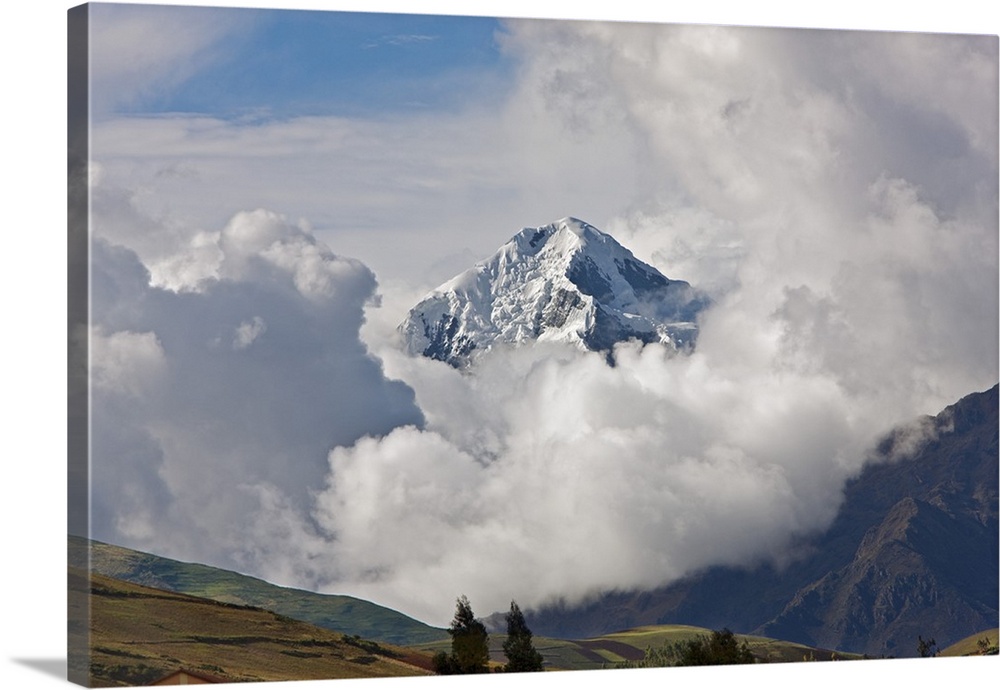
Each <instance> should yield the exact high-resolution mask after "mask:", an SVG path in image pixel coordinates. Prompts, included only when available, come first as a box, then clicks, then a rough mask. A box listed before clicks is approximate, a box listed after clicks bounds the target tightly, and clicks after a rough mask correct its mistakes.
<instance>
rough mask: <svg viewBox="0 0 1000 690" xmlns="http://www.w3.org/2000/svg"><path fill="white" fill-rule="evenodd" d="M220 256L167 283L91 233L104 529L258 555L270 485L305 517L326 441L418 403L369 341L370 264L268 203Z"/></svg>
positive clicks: (97, 471)
mask: <svg viewBox="0 0 1000 690" xmlns="http://www.w3.org/2000/svg"><path fill="white" fill-rule="evenodd" d="M98 220H99V218H98ZM212 255H213V256H216V257H217V258H218V259H219V261H218V264H217V266H215V268H214V270H213V271H211V272H205V274H206V275H207V274H208V273H213V274H214V275H216V276H217V277H203V278H201V279H199V280H198V281H197V282H196V283H194V284H192V285H187V286H185V289H168V288H166V287H159V286H156V285H154V284H152V280H151V276H150V273H149V271H148V270H147V269H146V267H145V266H144V265H143V264H142V263H141V262H140V260H139V258H138V256H137V255H136V254H135V252H133V251H132V250H130V249H126V248H123V247H120V246H117V245H112V244H110V243H108V242H107V241H106V240H102V239H100V238H98V239H96V240H95V242H94V246H93V251H92V262H93V314H94V321H95V324H94V328H93V330H92V333H91V343H92V351H93V365H92V369H91V372H92V381H93V384H94V389H93V391H94V401H93V418H94V420H95V421H94V429H95V434H94V448H93V453H94V470H93V486H94V491H93V494H94V506H95V509H94V515H95V524H94V531H95V534H96V535H98V536H99V537H104V538H108V539H111V540H115V539H116V538H117V539H118V540H122V539H125V540H127V541H128V542H129V543H131V544H134V545H137V546H140V547H149V548H153V550H160V551H163V550H166V551H168V552H171V553H174V554H175V555H182V554H184V555H186V557H193V558H200V559H203V560H209V561H211V562H215V563H219V564H226V565H229V566H231V567H236V566H240V567H242V568H247V567H249V566H251V565H253V564H254V559H255V558H257V557H258V556H259V549H260V547H258V546H253V545H252V544H253V542H254V540H255V538H256V537H255V534H254V531H253V527H254V525H255V524H256V526H257V527H259V523H255V522H254V521H253V520H252V519H251V517H252V516H253V515H255V514H256V513H257V512H259V510H261V507H260V504H261V502H262V501H264V499H265V498H268V497H270V498H268V500H267V501H265V502H264V503H265V505H267V506H276V505H281V504H282V501H284V502H285V503H288V504H293V505H296V506H299V507H300V510H299V517H300V518H302V517H303V516H305V515H306V512H305V510H303V509H302V508H301V507H302V506H305V505H307V504H308V501H309V496H310V492H311V491H315V490H318V489H319V488H321V487H322V486H323V482H324V477H325V474H326V471H327V465H326V455H327V453H328V452H329V449H330V448H332V447H335V446H338V445H342V444H349V443H353V442H354V441H355V440H356V439H357V438H359V437H361V436H363V435H365V434H376V435H378V434H382V433H386V432H388V431H389V430H391V429H392V428H394V427H396V426H398V425H401V424H407V423H409V424H420V423H421V422H422V416H421V413H420V411H419V410H418V409H417V408H416V406H415V405H414V403H413V393H412V391H411V390H410V389H409V388H408V387H407V386H405V385H404V384H402V383H400V382H398V381H390V380H387V379H386V378H385V376H384V375H383V372H382V370H381V367H380V365H379V363H378V362H377V361H376V360H375V359H373V358H372V357H371V355H370V354H369V353H368V351H367V349H366V348H365V346H364V345H363V344H362V343H361V341H360V340H359V337H358V332H359V328H360V326H361V322H362V319H363V308H364V305H365V304H366V303H368V302H370V301H371V300H372V299H373V295H374V290H375V279H374V276H373V275H372V273H371V271H369V270H368V269H367V268H365V267H364V266H362V265H361V264H359V263H358V262H356V261H353V260H349V259H343V258H341V257H338V256H336V255H334V254H333V253H332V252H330V251H329V249H327V248H325V247H323V246H322V245H320V244H318V243H317V242H316V241H315V240H314V239H313V238H312V237H311V236H310V235H309V234H308V233H307V232H306V231H305V230H303V229H301V228H299V227H298V226H296V225H294V224H291V223H288V222H286V221H284V219H282V218H280V217H279V216H277V215H275V214H273V213H269V212H266V211H254V212H246V213H238V214H236V215H235V216H234V217H233V219H232V221H231V222H230V223H229V224H227V226H226V227H225V228H223V229H222V231H220V232H219V233H218V234H217V241H216V251H215V252H213V253H212ZM154 546H155V548H154Z"/></svg>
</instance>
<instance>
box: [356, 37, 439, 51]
mask: <svg viewBox="0 0 1000 690" xmlns="http://www.w3.org/2000/svg"><path fill="white" fill-rule="evenodd" d="M440 38H441V37H440V36H427V35H425V34H394V35H391V36H381V37H379V38H378V40H375V41H369V42H368V43H365V45H364V47H365V48H379V47H381V46H405V45H412V44H420V43H430V42H432V41H437V40H440Z"/></svg>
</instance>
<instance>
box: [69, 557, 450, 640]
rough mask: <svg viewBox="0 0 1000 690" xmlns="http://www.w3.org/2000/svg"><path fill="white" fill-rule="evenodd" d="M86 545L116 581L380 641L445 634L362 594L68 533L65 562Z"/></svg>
mask: <svg viewBox="0 0 1000 690" xmlns="http://www.w3.org/2000/svg"><path fill="white" fill-rule="evenodd" d="M88 547H89V550H90V553H89V556H90V567H91V569H92V570H93V571H94V572H95V573H100V574H102V575H106V576H108V577H113V578H116V579H118V580H124V581H126V582H132V583H135V584H140V585H146V586H148V587H155V588H157V589H165V590H169V591H172V592H180V593H182V594H190V595H192V596H196V597H202V598H205V599H212V600H214V601H219V602H224V603H230V604H243V605H248V606H257V607H260V608H264V609H267V610H269V611H275V612H276V613H280V614H281V615H283V616H288V617H289V618H295V619H297V620H300V621H305V622H307V623H312V624H313V625H318V626H320V627H322V628H327V629H329V630H336V631H338V632H342V633H347V634H350V635H359V636H361V637H363V638H366V639H369V640H378V641H380V642H388V643H392V644H399V645H413V644H419V643H425V642H432V641H434V640H441V639H445V638H447V637H448V633H447V631H445V630H442V629H440V628H434V627H431V626H429V625H426V624H424V623H421V622H420V621H417V620H414V619H413V618H410V617H409V616H406V615H404V614H402V613H400V612H399V611H394V610H392V609H389V608H386V607H384V606H379V605H377V604H374V603H372V602H370V601H365V600H363V599H357V598H355V597H350V596H343V595H337V594H317V593H315V592H309V591H305V590H298V589H292V588H289V587H279V586H278V585H274V584H271V583H269V582H265V581H264V580H260V579H258V578H255V577H250V576H248V575H241V574H239V573H234V572H232V571H229V570H222V569H220V568H213V567H211V566H207V565H200V564H197V563H183V562H181V561H175V560H172V559H169V558H162V557H160V556H155V555H152V554H148V553H142V552H141V551H133V550H131V549H126V548H123V547H120V546H113V545H111V544H104V543H102V542H98V541H91V540H87V539H83V538H80V537H70V552H69V564H70V565H71V566H74V567H78V568H86V564H87V556H88V554H87V550H88Z"/></svg>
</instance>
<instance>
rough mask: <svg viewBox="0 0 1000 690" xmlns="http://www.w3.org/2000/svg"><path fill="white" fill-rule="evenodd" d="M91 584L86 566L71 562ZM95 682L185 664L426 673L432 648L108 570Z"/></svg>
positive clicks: (94, 655) (253, 671) (334, 673)
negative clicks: (347, 632)
mask: <svg viewBox="0 0 1000 690" xmlns="http://www.w3.org/2000/svg"><path fill="white" fill-rule="evenodd" d="M69 577H70V584H71V586H74V580H76V581H78V582H76V583H75V586H77V587H79V588H83V589H86V588H87V585H86V584H85V583H84V582H82V580H84V579H85V578H87V574H86V571H83V570H80V569H76V568H70V571H69ZM89 591H90V611H91V616H90V634H91V638H90V643H91V657H90V668H89V669H88V674H89V680H90V684H91V685H92V686H94V687H111V686H120V685H132V684H148V683H150V682H152V681H155V680H157V679H159V678H162V677H164V676H166V675H167V674H168V673H172V672H175V671H179V670H182V669H183V670H185V671H188V672H194V673H196V674H199V675H205V676H211V677H214V678H216V679H218V680H219V681H223V682H234V681H262V680H298V679H310V678H312V679H319V678H373V677H384V676H412V675H427V674H428V673H430V657H429V656H428V655H421V654H417V653H414V652H413V651H411V650H404V649H400V648H396V647H388V646H383V645H378V644H375V643H371V642H366V641H364V640H360V639H357V638H349V637H345V636H344V635H342V634H340V633H336V632H332V631H329V630H325V629H323V628H319V627H317V626H313V625H309V624H307V623H303V622H301V621H296V620H291V619H289V618H286V617H284V616H280V615H277V614H275V613H273V612H271V611H265V610H262V609H259V608H252V607H245V606H237V605H233V604H220V603H218V602H214V601H210V600H207V599H200V598H197V597H191V596H188V595H184V594H177V593H174V592H168V591H164V590H159V589H154V588H150V587H143V586H141V585H135V584H132V583H128V582H124V581H121V580H116V579H113V578H109V577H104V576H102V575H93V576H91V577H90V578H89Z"/></svg>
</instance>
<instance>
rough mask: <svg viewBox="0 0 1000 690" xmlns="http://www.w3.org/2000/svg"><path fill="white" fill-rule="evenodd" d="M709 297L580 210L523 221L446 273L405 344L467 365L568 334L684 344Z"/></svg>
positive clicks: (580, 342) (593, 339) (593, 343)
mask: <svg viewBox="0 0 1000 690" xmlns="http://www.w3.org/2000/svg"><path fill="white" fill-rule="evenodd" d="M705 305H706V299H705V298H704V297H703V296H702V295H701V294H700V293H698V292H697V291H696V290H694V289H693V288H692V287H691V286H690V285H689V284H688V283H686V282H684V281H681V280H670V279H669V278H666V277H665V276H664V275H663V274H662V273H660V272H659V271H658V270H657V269H655V268H653V267H652V266H650V265H648V264H646V263H643V262H642V261H639V260H638V259H636V258H635V256H634V255H633V254H632V252H630V251H629V250H628V249H626V248H625V247H623V246H621V245H620V244H618V242H616V241H615V240H614V238H612V237H611V236H610V235H607V234H605V233H602V232H601V231H599V230H598V229H597V228H595V227H593V226H592V225H589V224H587V223H585V222H583V221H581V220H577V219H575V218H563V219H562V220H560V221H557V222H555V223H552V224H550V225H545V226H542V227H539V228H524V229H522V230H521V231H520V232H519V233H518V234H516V235H515V236H514V237H513V238H512V239H511V240H510V241H509V242H507V243H506V244H505V245H503V246H502V247H500V249H499V250H498V251H497V252H496V254H494V255H493V256H492V257H490V258H489V259H486V260H485V261H482V262H480V263H478V264H476V265H475V266H474V267H472V268H471V269H469V270H467V271H465V272H464V273H461V274H459V275H458V276H456V277H455V278H452V279H451V280H449V281H448V282H446V283H444V284H443V285H441V286H440V287H438V288H437V289H436V290H434V291H433V292H431V294H430V295H428V296H427V297H425V298H424V299H423V300H422V301H421V302H420V303H419V304H417V305H416V306H415V307H413V309H411V310H410V313H409V314H408V315H407V318H406V319H405V320H404V321H403V323H402V324H400V326H399V332H400V333H401V335H402V338H403V341H404V344H405V345H406V348H407V351H408V352H409V353H410V354H413V355H423V356H425V357H430V358H432V359H437V360H441V361H444V362H448V363H449V364H451V365H452V366H455V367H461V366H464V365H466V364H468V363H469V362H470V360H471V359H472V358H473V357H474V356H475V354H476V353H478V352H481V351H483V350H487V349H489V348H490V347H492V346H494V345H496V344H522V343H525V342H530V341H535V340H537V341H555V342H568V343H573V344H575V345H577V346H578V347H581V348H583V349H587V350H593V351H603V352H607V351H610V349H611V348H612V347H613V346H614V344H615V343H617V342H621V341H625V340H630V339H633V338H634V339H638V340H641V341H642V342H644V343H651V342H658V343H664V344H667V345H670V346H672V347H674V348H676V349H678V350H684V349H687V348H690V347H691V346H692V345H693V343H694V340H695V337H696V335H697V326H696V325H695V318H696V316H697V313H698V311H699V310H701V309H702V308H703V307H704V306H705Z"/></svg>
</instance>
